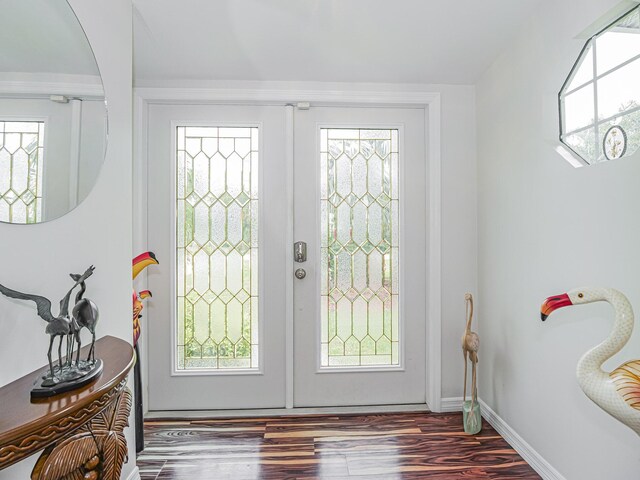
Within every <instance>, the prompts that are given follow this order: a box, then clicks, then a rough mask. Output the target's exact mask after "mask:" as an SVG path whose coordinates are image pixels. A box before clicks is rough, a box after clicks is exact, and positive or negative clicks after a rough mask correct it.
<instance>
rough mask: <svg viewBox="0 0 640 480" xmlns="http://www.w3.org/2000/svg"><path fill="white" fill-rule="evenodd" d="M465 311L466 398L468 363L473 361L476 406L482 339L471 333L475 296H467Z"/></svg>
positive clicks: (473, 387)
mask: <svg viewBox="0 0 640 480" xmlns="http://www.w3.org/2000/svg"><path fill="white" fill-rule="evenodd" d="M464 300H465V311H466V315H467V325H466V327H465V329H464V334H463V335H462V354H463V355H464V396H463V401H466V399H467V363H468V360H471V402H472V405H474V404H475V402H476V401H477V397H478V388H477V384H476V367H477V366H478V349H479V348H480V337H478V334H477V333H476V332H472V331H471V321H472V320H473V296H472V295H471V294H470V293H467V294H465V296H464Z"/></svg>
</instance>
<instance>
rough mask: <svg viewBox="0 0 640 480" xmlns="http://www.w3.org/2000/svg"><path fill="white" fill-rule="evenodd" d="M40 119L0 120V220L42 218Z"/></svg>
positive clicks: (37, 220)
mask: <svg viewBox="0 0 640 480" xmlns="http://www.w3.org/2000/svg"><path fill="white" fill-rule="evenodd" d="M43 151H44V122H3V121H0V221H2V222H9V223H37V222H40V221H41V220H42V176H43V163H44V162H43V158H42V157H43Z"/></svg>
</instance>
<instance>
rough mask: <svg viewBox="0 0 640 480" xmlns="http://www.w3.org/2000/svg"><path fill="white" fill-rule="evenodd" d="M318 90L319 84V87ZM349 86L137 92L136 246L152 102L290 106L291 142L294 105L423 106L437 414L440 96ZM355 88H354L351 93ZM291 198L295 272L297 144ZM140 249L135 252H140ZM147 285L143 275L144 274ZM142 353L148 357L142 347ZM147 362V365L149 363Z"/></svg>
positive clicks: (431, 392) (430, 359) (141, 233)
mask: <svg viewBox="0 0 640 480" xmlns="http://www.w3.org/2000/svg"><path fill="white" fill-rule="evenodd" d="M315 86H316V87H317V85H315ZM354 86H355V87H357V86H358V85H350V86H349V87H350V88H349V90H334V89H331V90H330V89H328V88H315V89H309V88H308V87H307V86H304V85H302V86H299V87H298V88H295V87H294V88H286V89H285V88H281V87H279V88H273V87H264V88H262V87H261V88H155V87H141V88H136V89H134V122H133V125H134V129H135V130H134V166H133V174H134V178H137V179H138V183H137V184H134V188H136V190H135V191H134V215H133V217H134V228H133V234H134V241H133V244H134V247H136V248H137V250H140V252H142V251H144V250H147V249H148V248H147V216H146V214H145V212H146V210H147V209H146V204H147V180H146V179H147V175H146V173H147V171H148V166H147V134H146V128H147V123H148V106H149V104H156V103H157V104H181V105H184V104H227V105H228V104H241V105H281V106H285V105H289V107H287V111H286V115H287V121H286V125H287V132H286V137H287V139H288V140H289V139H292V138H293V108H294V107H293V105H297V104H298V103H299V102H309V103H310V104H311V106H312V107H313V106H340V107H349V106H357V107H366V106H380V107H384V106H393V107H413V108H416V107H417V108H424V110H425V141H426V149H425V151H426V152H427V168H426V172H427V174H426V178H425V185H428V187H429V194H428V195H427V199H426V202H427V205H426V214H427V219H426V221H427V225H428V228H429V231H428V234H427V236H428V238H427V252H426V253H427V261H428V273H427V292H425V293H426V301H427V317H428V318H427V321H426V332H425V334H426V340H427V348H428V352H427V368H426V372H427V378H426V385H427V391H426V399H427V405H428V406H429V408H430V409H431V411H434V412H440V411H441V409H442V399H441V397H442V388H441V384H442V378H441V376H442V365H441V364H442V353H441V351H442V346H441V332H442V316H441V312H442V305H441V302H442V295H441V292H442V275H441V271H442V260H441V250H442V236H441V233H442V227H441V218H442V205H441V138H440V122H441V113H440V112H441V106H440V105H441V101H440V93H438V92H420V91H406V89H405V87H403V86H401V85H398V86H396V88H394V89H384V90H372V89H371V85H364V86H362V88H358V89H355V88H353V87H354ZM352 88H353V89H352ZM286 160H287V172H286V179H287V194H288V203H289V206H288V210H289V212H288V213H289V215H288V217H289V221H288V227H289V232H288V238H289V240H290V242H289V244H288V245H286V248H287V252H288V254H287V258H288V259H290V260H288V261H289V262H291V265H287V268H289V271H293V258H292V257H293V256H292V255H291V254H290V250H291V248H292V247H291V246H292V245H293V142H292V141H291V142H289V145H288V146H287V158H286ZM137 250H136V251H137ZM143 274H144V272H143ZM141 277H143V281H144V275H141ZM292 278H293V277H291V279H290V281H289V282H288V283H287V286H286V287H287V300H288V301H289V303H288V304H287V308H288V312H287V319H286V322H287V325H286V332H287V372H286V373H287V374H286V389H287V391H286V408H293V302H292V301H291V300H292V299H293V279H292ZM146 327H147V326H146V325H145V328H143V334H142V338H141V342H140V343H141V346H144V344H145V342H146V335H145V332H146ZM142 351H143V353H142V355H143V356H145V350H144V347H143V349H142ZM146 364H147V362H144V363H143V365H146ZM142 377H143V385H145V386H146V385H148V375H147V371H146V368H144V371H143V372H142Z"/></svg>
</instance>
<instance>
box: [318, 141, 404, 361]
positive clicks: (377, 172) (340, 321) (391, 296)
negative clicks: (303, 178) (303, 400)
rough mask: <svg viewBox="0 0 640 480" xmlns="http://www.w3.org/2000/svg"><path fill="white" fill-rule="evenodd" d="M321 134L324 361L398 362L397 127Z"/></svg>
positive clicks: (322, 337) (322, 339) (322, 348)
mask: <svg viewBox="0 0 640 480" xmlns="http://www.w3.org/2000/svg"><path fill="white" fill-rule="evenodd" d="M320 138H321V141H320V156H321V167H320V168H321V235H322V243H321V264H322V265H321V272H322V278H321V283H322V286H321V299H320V300H321V317H320V318H321V323H322V328H321V366H322V367H360V366H375V365H378V366H384V365H386V366H390V365H398V364H399V332H398V329H399V320H398V297H399V295H398V293H399V292H398V263H399V262H398V249H399V239H398V237H399V232H398V226H399V196H398V130H394V129H357V128H356V129H333V128H323V129H321V131H320Z"/></svg>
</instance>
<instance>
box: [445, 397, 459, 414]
mask: <svg viewBox="0 0 640 480" xmlns="http://www.w3.org/2000/svg"><path fill="white" fill-rule="evenodd" d="M440 411H441V412H442V413H447V412H461V411H462V397H448V398H443V399H441V400H440Z"/></svg>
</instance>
